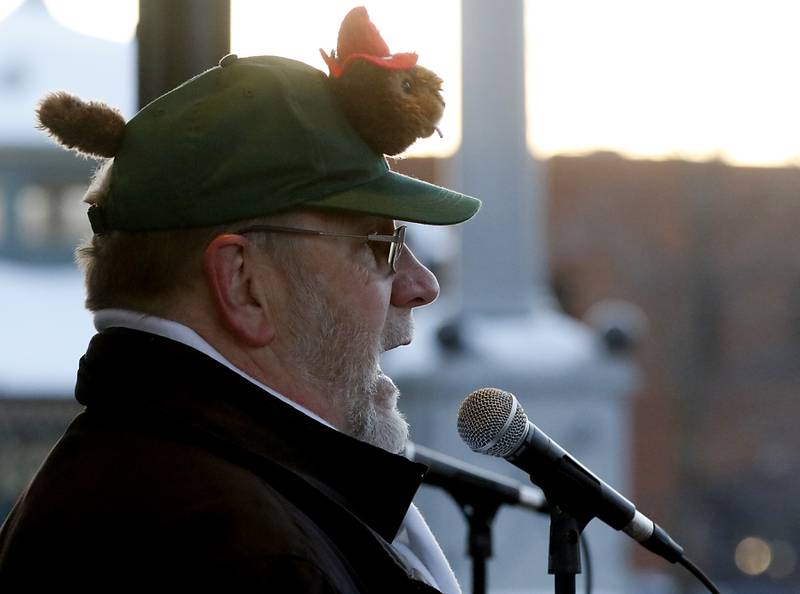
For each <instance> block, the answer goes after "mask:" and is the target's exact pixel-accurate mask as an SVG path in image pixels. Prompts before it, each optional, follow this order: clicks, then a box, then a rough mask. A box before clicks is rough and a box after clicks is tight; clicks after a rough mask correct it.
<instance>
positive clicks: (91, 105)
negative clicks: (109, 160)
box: [36, 91, 125, 158]
mask: <svg viewBox="0 0 800 594" xmlns="http://www.w3.org/2000/svg"><path fill="white" fill-rule="evenodd" d="M36 115H37V117H38V119H39V125H38V126H37V127H38V128H39V129H40V130H45V131H46V132H48V133H49V134H50V136H51V137H52V138H54V139H55V140H56V141H57V142H58V143H60V144H61V145H63V146H65V147H67V148H70V149H74V150H76V151H77V152H78V153H80V154H83V155H85V156H88V157H95V158H102V157H113V156H115V155H116V154H117V152H118V151H119V147H120V145H121V144H122V139H123V137H124V135H125V119H124V118H123V117H122V114H120V112H119V111H118V110H116V109H113V108H111V107H109V106H108V105H106V104H105V103H100V102H98V101H90V102H88V103H87V102H86V101H83V100H82V99H80V98H78V97H76V96H75V95H70V94H69V93H65V92H64V91H58V92H56V93H50V94H49V95H46V96H45V97H44V98H43V99H42V100H41V102H40V103H39V107H38V108H37V110H36Z"/></svg>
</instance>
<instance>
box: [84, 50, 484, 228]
mask: <svg viewBox="0 0 800 594" xmlns="http://www.w3.org/2000/svg"><path fill="white" fill-rule="evenodd" d="M480 204H481V203H480V201H479V200H478V199H476V198H472V197H470V196H466V195H464V194H461V193H459V192H454V191H451V190H448V189H446V188H442V187H439V186H436V185H433V184H429V183H426V182H424V181H421V180H418V179H414V178H412V177H408V176H405V175H402V174H399V173H396V172H393V171H391V170H390V169H389V166H388V164H387V162H386V159H385V158H384V156H383V155H380V154H377V153H375V152H373V151H372V150H371V149H370V148H369V147H368V146H367V144H366V143H365V142H364V141H363V140H362V139H361V138H360V137H359V136H358V133H357V132H356V131H355V130H354V129H353V128H352V127H351V126H350V124H349V123H348V122H347V120H346V119H345V116H344V113H343V112H342V111H341V110H340V109H339V107H338V106H337V104H336V99H335V97H334V96H333V95H332V94H331V89H330V85H329V81H328V77H327V76H326V75H325V74H324V73H323V72H321V71H319V70H317V69H316V68H313V67H311V66H308V65H307V64H304V63H302V62H297V61H295V60H290V59H287V58H281V57H275V56H258V57H249V58H241V59H240V58H237V57H236V56H235V55H233V54H231V55H229V56H226V57H225V58H223V59H222V60H221V61H220V65H219V66H216V67H214V68H211V69H210V70H207V71H206V72H203V73H202V74H200V75H198V76H196V77H194V78H192V79H190V80H188V81H186V82H185V83H183V84H182V85H181V86H179V87H177V88H176V89H174V90H172V91H170V92H169V93H166V94H165V95H163V96H161V97H159V98H158V99H156V100H154V101H153V102H152V103H150V104H148V105H147V106H145V107H144V108H143V109H142V110H141V111H140V112H139V113H138V114H136V115H135V116H134V117H133V118H132V119H131V120H130V121H129V122H128V123H127V124H126V126H125V134H124V139H123V141H122V145H121V147H120V149H119V151H118V153H117V154H116V156H115V160H114V166H113V168H112V172H111V180H110V186H109V193H108V196H107V199H106V200H105V201H103V203H102V204H101V205H93V206H92V207H90V209H89V219H90V221H91V223H92V228H93V229H94V231H95V232H96V233H101V232H104V231H110V230H115V229H116V230H126V231H147V230H165V229H180V228H188V227H201V226H211V225H218V224H225V223H229V222H234V221H238V220H242V219H247V218H253V217H258V216H262V215H269V214H272V213H277V212H281V211H285V210H289V209H292V208H296V207H300V206H304V207H316V208H324V209H332V210H340V211H347V212H353V213H363V214H369V215H377V216H382V217H387V218H394V219H399V220H403V221H411V222H418V223H428V224H433V225H447V224H453V223H460V222H462V221H465V220H467V219H469V218H470V217H472V216H473V215H474V214H475V213H476V212H477V211H478V209H479V208H480Z"/></svg>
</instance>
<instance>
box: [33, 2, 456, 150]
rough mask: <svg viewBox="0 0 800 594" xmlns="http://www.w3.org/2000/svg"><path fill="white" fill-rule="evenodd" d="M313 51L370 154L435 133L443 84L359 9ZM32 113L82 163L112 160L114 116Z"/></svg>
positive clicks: (118, 132) (83, 106)
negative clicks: (327, 45) (397, 49)
mask: <svg viewBox="0 0 800 594" xmlns="http://www.w3.org/2000/svg"><path fill="white" fill-rule="evenodd" d="M320 53H321V54H322V57H323V58H324V60H325V62H326V63H327V65H328V68H329V70H330V78H329V80H330V85H331V89H332V92H333V94H334V95H335V97H336V99H337V102H338V103H339V106H340V107H341V108H342V111H343V112H344V114H345V116H346V117H347V119H348V121H349V122H350V124H351V125H352V126H353V128H355V130H356V131H357V132H358V133H359V135H360V136H361V137H362V138H363V139H364V141H365V142H366V143H367V144H368V145H369V146H370V148H372V150H374V151H375V152H376V153H378V154H385V155H396V154H398V153H401V152H403V151H404V150H406V149H407V148H408V147H409V146H410V145H411V144H412V143H413V142H414V141H415V140H416V139H417V138H427V137H428V136H430V135H431V134H433V133H434V132H435V131H436V132H438V131H439V129H438V128H437V127H436V124H437V123H438V122H439V119H440V118H441V117H442V112H443V111H444V100H443V99H442V96H441V88H442V79H441V78H439V77H438V76H437V75H436V74H435V73H434V72H432V71H430V70H428V69H427V68H423V67H422V66H419V65H417V54H415V53H400V54H392V53H390V52H389V47H388V46H387V45H386V42H385V41H384V40H383V38H382V37H381V35H380V33H379V32H378V29H377V28H376V27H375V25H373V24H372V22H371V21H370V19H369V15H368V14H367V10H366V8H364V7H357V8H354V9H352V10H351V11H350V12H349V13H348V14H347V15H346V16H345V18H344V20H343V21H342V25H341V28H340V29H339V37H338V42H337V48H336V50H334V51H332V52H331V55H330V56H329V55H328V54H326V53H325V52H324V51H323V50H321V49H320ZM37 115H38V119H39V122H40V128H41V129H43V130H46V131H47V132H48V133H49V134H50V135H51V136H52V137H53V138H54V139H55V140H56V141H58V142H59V143H60V144H61V145H63V146H65V147H67V148H70V149H73V150H75V151H76V152H78V153H80V154H82V155H84V156H88V157H93V158H97V159H102V158H110V157H114V156H115V155H116V154H117V152H118V150H119V148H120V146H121V145H122V141H123V137H124V135H125V119H124V118H123V117H122V115H121V114H120V113H119V111H117V110H116V109H113V108H111V107H109V106H107V105H105V104H103V103H99V102H94V101H91V102H87V101H83V100H82V99H80V98H78V97H75V96H74V95H71V94H69V93H65V92H57V93H51V94H50V95H48V96H46V97H45V98H44V99H43V100H42V102H41V103H40V105H39V108H38V111H37ZM440 134H441V133H440Z"/></svg>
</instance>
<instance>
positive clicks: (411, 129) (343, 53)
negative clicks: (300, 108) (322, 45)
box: [319, 6, 444, 155]
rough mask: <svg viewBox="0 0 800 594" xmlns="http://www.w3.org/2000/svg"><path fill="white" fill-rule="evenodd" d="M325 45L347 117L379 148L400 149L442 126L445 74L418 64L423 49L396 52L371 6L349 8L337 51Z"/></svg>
mask: <svg viewBox="0 0 800 594" xmlns="http://www.w3.org/2000/svg"><path fill="white" fill-rule="evenodd" d="M319 51H320V53H321V54H322V57H323V59H324V60H325V62H326V63H327V64H328V68H329V70H330V81H331V85H332V87H333V92H334V94H335V95H336V97H337V99H338V101H339V103H340V105H341V107H342V109H343V111H344V112H345V115H346V116H347V119H348V120H349V121H350V123H351V124H352V125H353V127H354V128H355V129H356V130H357V131H358V133H359V134H360V135H361V137H362V138H363V139H364V140H365V141H366V142H367V144H368V145H369V146H370V147H371V148H372V149H373V150H374V151H376V152H378V153H383V154H386V155H396V154H398V153H401V152H403V151H404V150H406V149H407V148H408V147H409V146H411V144H412V143H413V142H414V141H415V140H416V139H417V138H426V137H428V136H430V135H431V134H433V133H434V132H435V131H436V132H438V130H439V129H438V128H437V127H436V124H437V123H438V122H439V119H440V118H441V117H442V112H443V111H444V100H443V99H442V96H441V90H442V79H441V78H439V77H438V76H437V75H436V74H435V73H434V72H431V71H430V70H428V69H427V68H423V67H422V66H418V65H417V54H414V53H404V54H392V53H390V52H389V47H388V46H387V45H386V42H385V41H384V40H383V38H382V37H381V34H380V33H379V32H378V29H377V28H376V27H375V25H373V24H372V22H371V21H370V20H369V15H368V14H367V9H366V8H364V7H363V6H360V7H358V8H354V9H353V10H351V11H350V12H349V13H347V16H345V18H344V21H342V26H341V28H340V29H339V39H338V41H337V45H336V51H332V52H331V55H330V56H329V55H328V54H326V53H325V52H324V51H323V50H321V49H320V50H319ZM440 134H441V133H440Z"/></svg>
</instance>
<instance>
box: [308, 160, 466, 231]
mask: <svg viewBox="0 0 800 594" xmlns="http://www.w3.org/2000/svg"><path fill="white" fill-rule="evenodd" d="M305 205H306V206H314V207H319V208H326V209H328V208H329V209H332V210H342V211H346V212H355V213H361V214H368V215H374V216H379V217H387V218H391V219H397V220H400V221H408V222H411V223H425V224H427V225H453V224H455V223H462V222H464V221H466V220H467V219H470V218H471V217H472V216H473V215H474V214H475V213H476V212H478V209H479V208H480V207H481V201H480V200H478V199H477V198H473V197H472V196H467V195H466V194H461V193H459V192H454V191H452V190H448V189H447V188H442V187H441V186H436V185H434V184H429V183H428V182H424V181H422V180H419V179H415V178H413V177H409V176H407V175H403V174H402V173H397V172H396V171H388V172H386V174H385V175H382V176H381V177H379V178H377V179H375V180H372V181H370V182H367V183H365V184H361V185H359V186H356V187H354V188H350V189H348V190H346V191H344V192H341V193H338V194H334V195H332V196H327V197H325V198H323V199H322V200H315V201H313V202H306V203H305Z"/></svg>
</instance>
